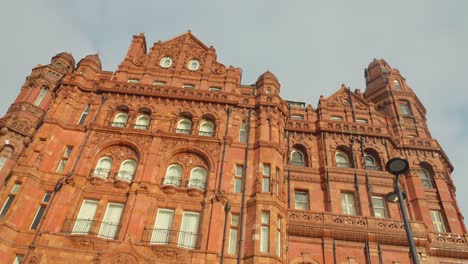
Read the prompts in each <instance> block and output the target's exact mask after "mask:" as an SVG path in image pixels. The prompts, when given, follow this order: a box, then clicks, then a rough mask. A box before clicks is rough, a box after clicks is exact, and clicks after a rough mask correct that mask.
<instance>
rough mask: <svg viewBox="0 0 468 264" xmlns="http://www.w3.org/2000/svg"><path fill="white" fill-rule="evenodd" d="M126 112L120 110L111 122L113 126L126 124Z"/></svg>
mask: <svg viewBox="0 0 468 264" xmlns="http://www.w3.org/2000/svg"><path fill="white" fill-rule="evenodd" d="M127 120H128V114H127V113H123V112H120V113H118V114H117V115H115V117H114V122H112V124H111V125H112V126H113V127H125V126H126V125H127Z"/></svg>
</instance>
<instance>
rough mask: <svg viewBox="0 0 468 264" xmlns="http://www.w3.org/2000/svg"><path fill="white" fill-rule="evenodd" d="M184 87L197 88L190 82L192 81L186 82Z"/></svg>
mask: <svg viewBox="0 0 468 264" xmlns="http://www.w3.org/2000/svg"><path fill="white" fill-rule="evenodd" d="M182 88H186V89H193V88H195V85H193V84H190V83H184V84H183V85H182Z"/></svg>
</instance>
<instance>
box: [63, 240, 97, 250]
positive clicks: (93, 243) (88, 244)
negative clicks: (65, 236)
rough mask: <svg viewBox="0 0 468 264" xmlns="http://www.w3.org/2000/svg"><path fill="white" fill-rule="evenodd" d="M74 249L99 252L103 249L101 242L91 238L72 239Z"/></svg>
mask: <svg viewBox="0 0 468 264" xmlns="http://www.w3.org/2000/svg"><path fill="white" fill-rule="evenodd" d="M70 240H71V243H72V245H73V247H75V248H79V249H86V250H98V249H100V248H101V247H102V245H101V243H100V242H99V240H95V239H92V238H89V237H70Z"/></svg>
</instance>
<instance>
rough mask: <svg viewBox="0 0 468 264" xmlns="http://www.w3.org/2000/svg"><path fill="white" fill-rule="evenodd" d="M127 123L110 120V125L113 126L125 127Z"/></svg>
mask: <svg viewBox="0 0 468 264" xmlns="http://www.w3.org/2000/svg"><path fill="white" fill-rule="evenodd" d="M126 125H127V123H122V122H111V126H113V127H125V126H126Z"/></svg>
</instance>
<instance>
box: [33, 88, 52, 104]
mask: <svg viewBox="0 0 468 264" xmlns="http://www.w3.org/2000/svg"><path fill="white" fill-rule="evenodd" d="M48 92H49V89H48V88H47V87H44V86H43V87H42V88H41V90H40V91H39V94H38V95H37V97H36V100H34V105H35V106H40V105H41V103H42V101H43V100H44V97H45V96H46V95H47V93H48Z"/></svg>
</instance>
